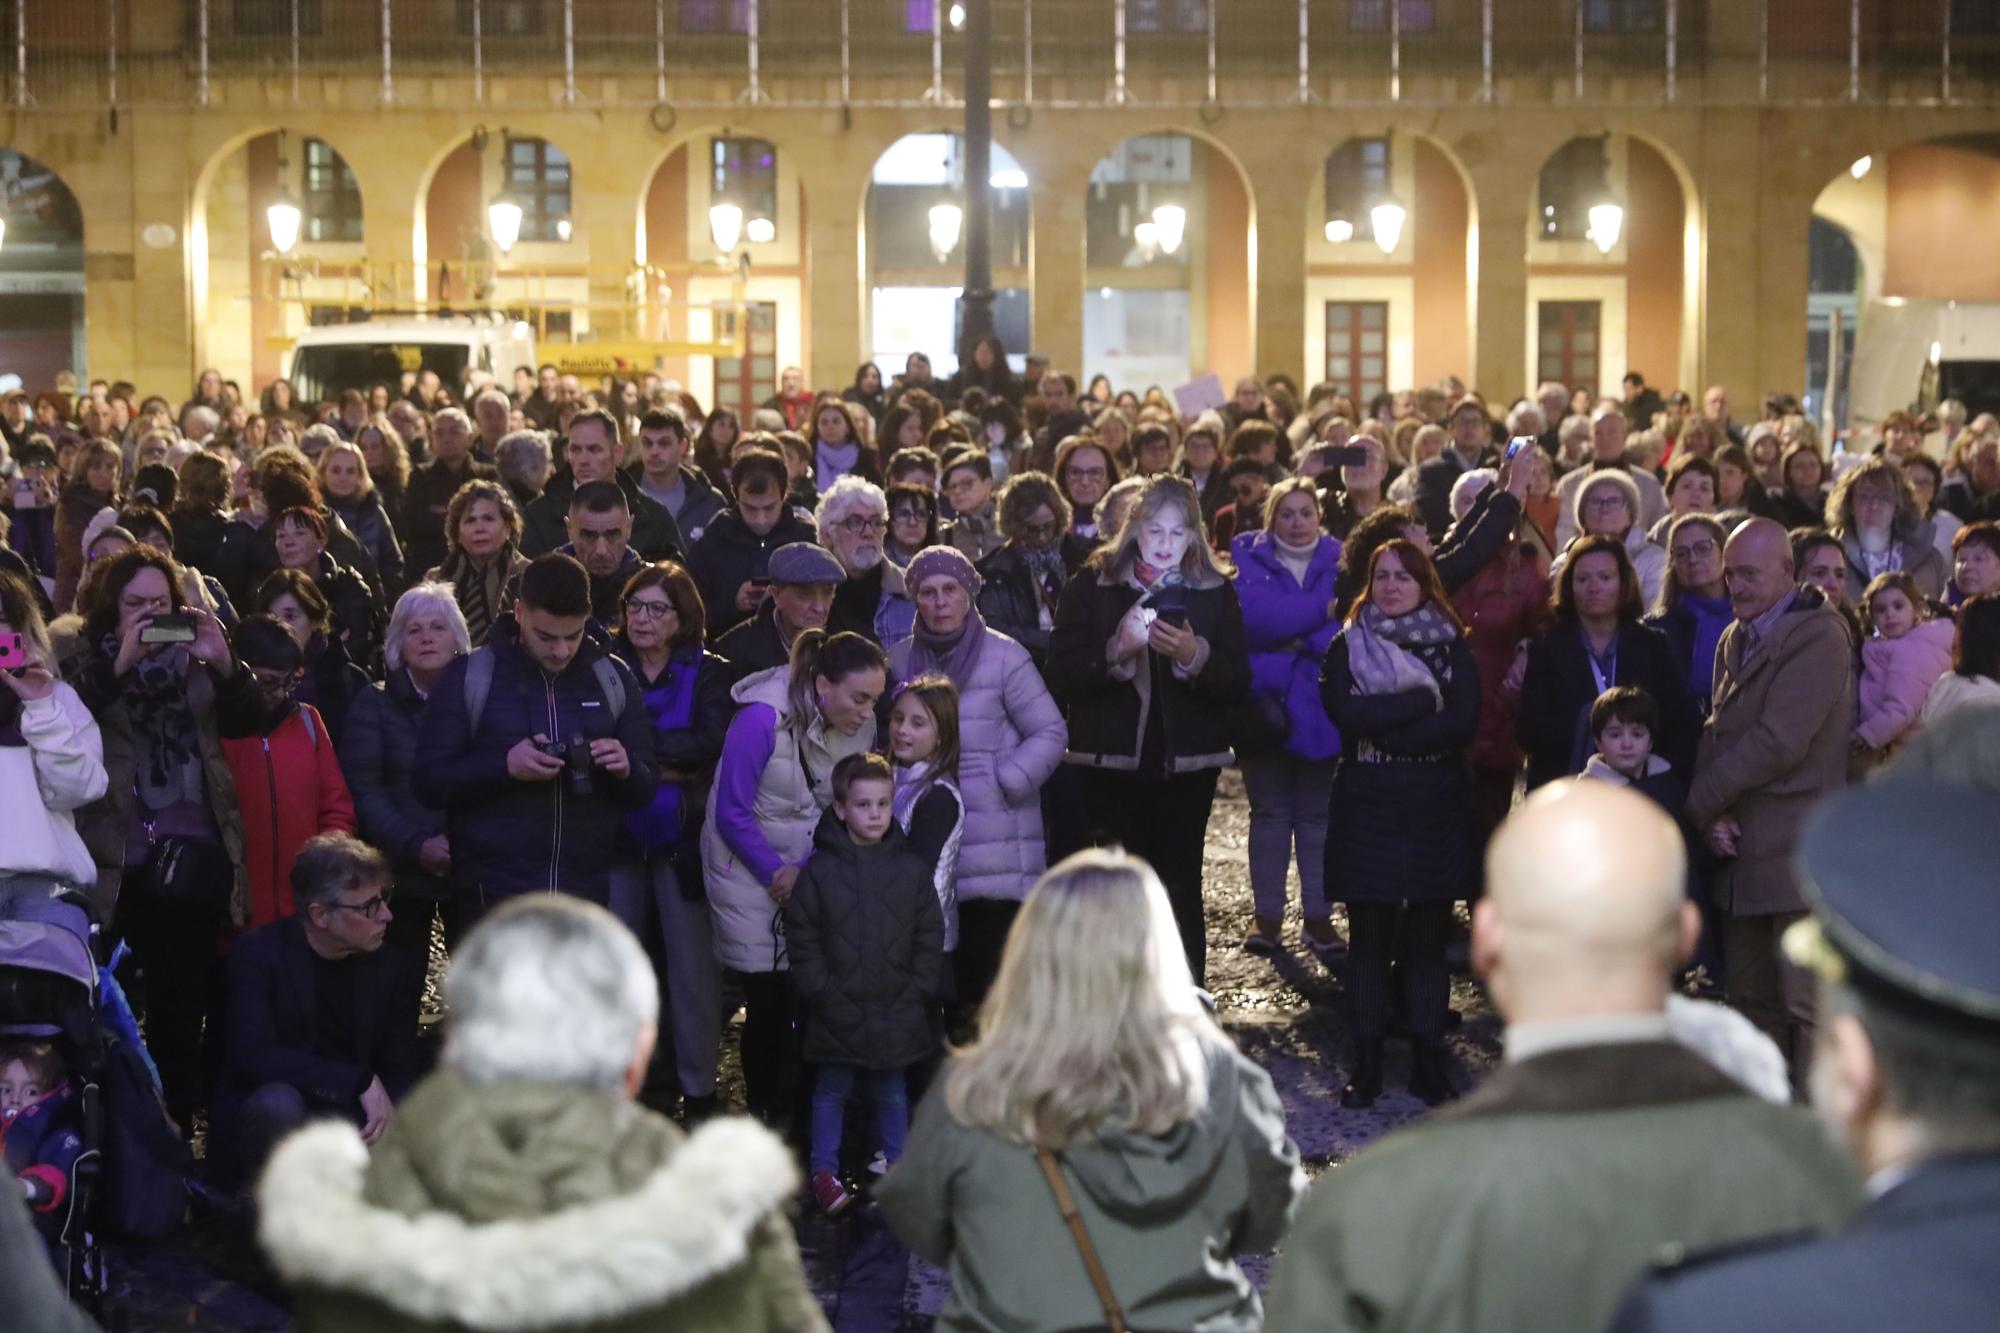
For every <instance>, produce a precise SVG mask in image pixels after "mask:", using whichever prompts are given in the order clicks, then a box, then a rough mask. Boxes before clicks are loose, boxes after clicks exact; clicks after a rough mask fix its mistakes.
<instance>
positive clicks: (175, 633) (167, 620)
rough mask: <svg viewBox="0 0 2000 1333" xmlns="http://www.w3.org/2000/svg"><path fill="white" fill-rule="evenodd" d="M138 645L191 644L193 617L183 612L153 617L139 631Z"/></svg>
mask: <svg viewBox="0 0 2000 1333" xmlns="http://www.w3.org/2000/svg"><path fill="white" fill-rule="evenodd" d="M139 642H140V643H193V642H194V617H193V616H191V615H189V614H188V613H187V612H185V611H168V612H167V613H165V614H164V615H157V616H154V617H153V618H152V619H151V620H149V621H147V622H146V628H144V629H142V630H140V631H139Z"/></svg>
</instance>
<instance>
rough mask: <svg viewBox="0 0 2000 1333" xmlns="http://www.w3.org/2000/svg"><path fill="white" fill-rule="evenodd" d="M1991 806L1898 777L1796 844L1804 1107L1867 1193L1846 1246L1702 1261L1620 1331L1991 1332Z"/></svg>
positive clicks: (1995, 1251)
mask: <svg viewBox="0 0 2000 1333" xmlns="http://www.w3.org/2000/svg"><path fill="white" fill-rule="evenodd" d="M1996 827H2000V797H1996V796H1995V795H1994V794H1993V793H1992V792H1991V791H1990V790H1986V789H1981V788H1976V787H1966V786H1953V785H1946V784H1941V783H1938V782H1935V781H1932V780H1931V779H1929V778H1926V777H1921V776H1908V775H1903V774H1901V773H1899V772H1897V771H1896V770H1891V773H1890V776H1889V778H1888V780H1886V781H1883V782H1878V783H1873V784H1870V785H1868V786H1865V787H1855V788H1850V789H1848V790H1847V791H1846V792H1845V793H1843V794H1842V795H1841V796H1840V797H1838V798H1837V799H1835V800H1833V801H1830V802H1828V803H1827V805H1826V806H1825V807H1823V808H1822V809H1821V811H1820V812H1819V813H1818V815H1817V816H1816V817H1815V818H1814V820H1813V822H1812V824H1811V825H1810V827H1809V828H1808V829H1807V832H1806V835H1805V838H1804V840H1803V842H1802V844H1801V848H1800V863H1801V870H1802V872H1803V876H1804V878H1805V879H1806V881H1807V886H1808V892H1809V893H1810V894H1811V896H1812V897H1813V898H1814V900H1815V901H1814V908H1813V916H1812V918H1811V919H1810V920H1809V921H1807V922H1805V923H1802V924H1801V925H1800V926H1799V927H1797V928H1796V929H1795V931H1794V932H1793V933H1792V934H1791V935H1790V936H1789V937H1788V940H1787V944H1788V946H1789V947H1790V948H1791V949H1792V951H1793V952H1794V953H1796V954H1798V955H1799V956H1800V957H1801V958H1802V960H1804V961H1805V962H1806V963H1807V965H1808V966H1810V967H1811V968H1812V970H1813V971H1814V972H1816V973H1817V974H1818V976H1819V982H1820V989H1821V1004H1822V1012H1823V1014H1824V1015H1825V1017H1824V1020H1823V1021H1822V1023H1821V1025H1820V1028H1819V1033H1818V1037H1817V1039H1816V1049H1815V1051H1814V1056H1813V1069H1812V1097H1813V1107H1814V1109H1815V1110H1816V1111H1817V1112H1818V1113H1819V1116H1820V1119H1821V1120H1822V1121H1824V1122H1825V1123H1826V1125H1827V1127H1828V1128H1829V1129H1830V1130H1831V1131H1832V1132H1833V1133H1834V1134H1835V1135H1836V1136H1837V1137H1838V1138H1839V1139H1840V1140H1841V1142H1842V1143H1843V1144H1844V1145H1845V1146H1846V1148H1847V1150H1848V1152H1849V1153H1850V1154H1851V1155H1852V1156H1853V1158H1854V1160H1855V1162H1856V1163H1857V1164H1858V1165H1859V1166H1860V1168H1861V1170H1862V1171H1863V1172H1864V1173H1865V1174H1866V1176H1867V1182H1868V1183H1867V1198H1868V1202H1867V1205H1866V1206H1865V1207H1864V1208H1863V1209H1862V1210H1861V1213H1860V1214H1859V1216H1857V1217H1856V1218H1855V1219H1854V1221H1853V1223H1852V1224H1851V1225H1850V1226H1848V1227H1847V1229H1846V1230H1844V1231H1842V1232H1841V1233H1840V1234H1838V1235H1836V1236H1833V1237H1830V1238H1828V1239H1825V1240H1818V1241H1803V1242H1798V1243H1794V1244H1788V1245H1777V1246H1767V1247H1764V1248H1763V1249H1761V1250H1757V1251H1752V1252H1748V1253H1746V1252H1742V1251H1738V1252H1736V1253H1735V1254H1733V1255H1727V1256H1716V1257H1711V1258H1702V1259H1695V1260H1691V1261H1689V1262H1687V1263H1686V1264H1684V1265H1682V1266H1681V1267H1680V1268H1679V1269H1678V1271H1670V1272H1666V1273H1664V1274H1662V1275H1660V1276H1658V1277H1655V1278H1654V1279H1653V1280H1652V1281H1650V1282H1648V1283H1646V1284H1645V1285H1644V1286H1643V1287H1641V1288H1640V1289H1639V1290H1638V1291H1636V1292H1634V1293H1633V1295H1632V1297H1631V1299H1630V1300H1629V1301H1627V1302H1626V1305H1625V1308H1624V1310H1623V1311H1622V1312H1621V1314H1620V1316H1619V1319H1618V1322H1617V1324H1616V1328H1617V1329H1618V1330H1619V1333H1653V1331H1654V1330H1666V1329H1701V1330H1702V1331H1703V1333H1729V1330H1732V1329H1745V1330H1748V1329H1758V1330H1763V1329H1811V1330H1813V1333H1830V1331H1831V1333H1838V1331H1839V1330H1846V1329H1853V1330H1864V1329H1865V1330H1869V1331H1870V1333H1873V1330H1877V1329H1911V1330H1921V1331H1922V1333H1942V1331H1943V1330H1958V1329H1992V1328H2000V913H1996V911H1995V910H1994V892H1993V891H1994V887H1995V882H1996V875H1995V871H1994V862H1993V852H1992V840H1993V831H1994V829H1995V828H1996Z"/></svg>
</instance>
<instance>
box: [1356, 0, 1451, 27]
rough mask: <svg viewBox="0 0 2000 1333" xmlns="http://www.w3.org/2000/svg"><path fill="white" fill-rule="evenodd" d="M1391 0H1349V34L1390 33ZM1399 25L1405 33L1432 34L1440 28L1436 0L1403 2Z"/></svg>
mask: <svg viewBox="0 0 2000 1333" xmlns="http://www.w3.org/2000/svg"><path fill="white" fill-rule="evenodd" d="M1389 4H1390V0H1348V5H1347V30H1348V31H1349V32H1387V31H1389V12H1390V11H1389ZM1397 8H1398V9H1400V10H1401V13H1399V14H1398V15H1397V20H1398V26H1399V27H1400V28H1401V30H1402V31H1404V32H1430V31H1432V30H1433V29H1435V28H1436V27H1437V3H1436V0H1402V3H1401V4H1400V5H1398V6H1397Z"/></svg>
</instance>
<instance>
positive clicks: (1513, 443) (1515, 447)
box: [1507, 435, 1535, 458]
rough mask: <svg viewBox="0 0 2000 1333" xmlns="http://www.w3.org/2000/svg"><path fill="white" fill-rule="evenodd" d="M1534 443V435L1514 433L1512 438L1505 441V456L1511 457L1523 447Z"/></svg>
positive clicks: (1529, 446) (1528, 446) (1530, 446)
mask: <svg viewBox="0 0 2000 1333" xmlns="http://www.w3.org/2000/svg"><path fill="white" fill-rule="evenodd" d="M1534 443H1535V437H1534V436H1532V435H1516V436H1515V437H1514V438H1513V439H1511V440H1509V441H1507V457H1509V458H1512V457H1514V456H1515V455H1516V454H1519V453H1520V452H1521V451H1522V450H1523V449H1528V448H1532V447H1533V446H1534Z"/></svg>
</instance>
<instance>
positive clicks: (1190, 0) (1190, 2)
mask: <svg viewBox="0 0 2000 1333" xmlns="http://www.w3.org/2000/svg"><path fill="white" fill-rule="evenodd" d="M1125 25H1126V29H1127V30H1128V31H1130V32H1134V33H1156V32H1161V33H1167V32H1207V31H1208V0H1128V7H1127V8H1126V10H1125Z"/></svg>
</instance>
